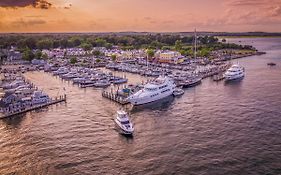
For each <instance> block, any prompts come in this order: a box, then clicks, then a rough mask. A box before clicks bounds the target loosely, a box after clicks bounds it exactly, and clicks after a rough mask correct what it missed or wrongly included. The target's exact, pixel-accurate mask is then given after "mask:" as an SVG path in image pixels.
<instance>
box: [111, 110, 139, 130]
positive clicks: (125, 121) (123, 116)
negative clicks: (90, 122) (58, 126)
mask: <svg viewBox="0 0 281 175" xmlns="http://www.w3.org/2000/svg"><path fill="white" fill-rule="evenodd" d="M114 121H115V123H116V125H117V126H118V129H119V130H121V132H122V134H126V135H132V134H133V132H134V127H133V124H132V123H131V122H130V120H129V117H128V114H127V113H126V112H125V111H123V110H119V111H117V114H116V118H115V120H114Z"/></svg>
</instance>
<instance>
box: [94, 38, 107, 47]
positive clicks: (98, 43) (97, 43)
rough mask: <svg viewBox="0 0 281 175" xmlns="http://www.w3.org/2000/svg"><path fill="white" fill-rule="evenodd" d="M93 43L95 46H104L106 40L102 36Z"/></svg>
mask: <svg viewBox="0 0 281 175" xmlns="http://www.w3.org/2000/svg"><path fill="white" fill-rule="evenodd" d="M95 43H96V46H97V47H105V46H106V44H107V42H106V41H105V40H104V39H102V38H98V39H96V41H95Z"/></svg>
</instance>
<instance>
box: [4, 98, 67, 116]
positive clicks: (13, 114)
mask: <svg viewBox="0 0 281 175" xmlns="http://www.w3.org/2000/svg"><path fill="white" fill-rule="evenodd" d="M61 102H66V95H64V96H60V97H59V98H55V99H54V100H52V101H51V102H48V103H45V104H42V105H35V106H32V107H29V108H25V109H22V110H16V111H14V112H13V111H12V112H8V113H5V114H4V115H3V116H0V119H4V118H10V117H13V116H17V115H20V114H24V113H27V112H30V111H33V110H37V109H41V108H45V107H48V106H50V105H54V104H57V103H61Z"/></svg>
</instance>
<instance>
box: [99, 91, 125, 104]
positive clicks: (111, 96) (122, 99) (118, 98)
mask: <svg viewBox="0 0 281 175" xmlns="http://www.w3.org/2000/svg"><path fill="white" fill-rule="evenodd" d="M102 96H103V97H105V98H107V99H109V100H111V101H114V102H116V103H119V104H121V105H126V104H129V102H128V101H127V100H126V98H125V97H122V96H120V95H117V94H115V93H113V92H107V91H103V92H102Z"/></svg>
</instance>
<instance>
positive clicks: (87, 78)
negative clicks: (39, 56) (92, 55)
mask: <svg viewBox="0 0 281 175" xmlns="http://www.w3.org/2000/svg"><path fill="white" fill-rule="evenodd" d="M52 74H53V75H54V76H59V77H60V78H62V79H64V80H68V81H72V82H73V83H74V84H78V85H79V86H80V87H82V88H86V87H97V88H104V87H108V86H110V85H111V84H123V83H127V81H128V79H127V78H124V77H118V76H114V75H112V73H104V72H102V71H101V70H99V69H93V68H82V67H76V68H68V67H61V68H59V69H57V70H55V71H52Z"/></svg>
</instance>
